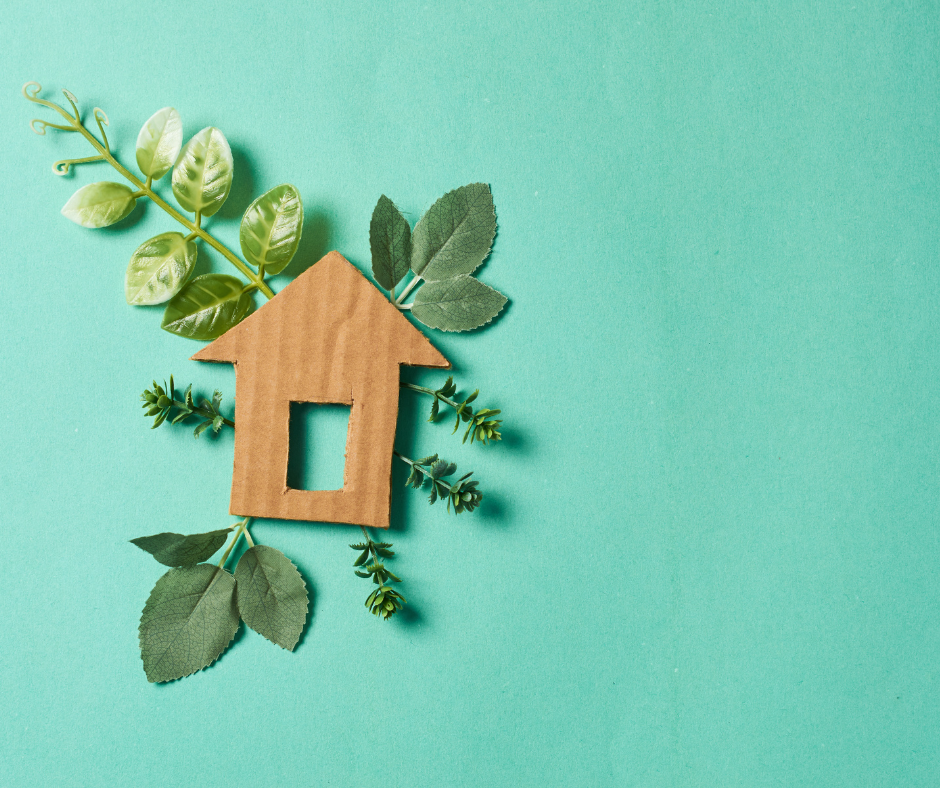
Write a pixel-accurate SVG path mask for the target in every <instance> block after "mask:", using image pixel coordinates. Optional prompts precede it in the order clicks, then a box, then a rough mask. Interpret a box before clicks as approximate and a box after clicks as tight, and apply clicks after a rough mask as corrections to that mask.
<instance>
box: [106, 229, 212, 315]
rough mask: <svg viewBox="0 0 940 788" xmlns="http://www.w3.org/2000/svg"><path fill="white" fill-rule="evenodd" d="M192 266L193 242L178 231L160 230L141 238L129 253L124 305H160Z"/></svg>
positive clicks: (176, 287) (194, 255)
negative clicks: (150, 235) (141, 240)
mask: <svg viewBox="0 0 940 788" xmlns="http://www.w3.org/2000/svg"><path fill="white" fill-rule="evenodd" d="M195 265H196V244H195V243H194V242H193V241H187V240H186V239H185V238H184V237H183V234H182V233H161V234H160V235H157V236H154V237H153V238H151V239H150V240H149V241H144V242H143V243H142V244H141V245H140V246H138V247H137V251H135V252H134V254H132V255H131V262H130V264H129V265H128V266H127V275H126V276H125V278H124V295H125V297H126V298H127V303H128V304H133V305H135V306H150V305H152V304H162V303H163V302H164V301H167V300H169V299H170V298H172V297H173V296H175V295H176V294H177V293H178V292H179V291H180V290H181V289H182V287H183V285H184V284H186V280H187V279H189V275H190V274H191V273H192V271H193V267H194V266H195Z"/></svg>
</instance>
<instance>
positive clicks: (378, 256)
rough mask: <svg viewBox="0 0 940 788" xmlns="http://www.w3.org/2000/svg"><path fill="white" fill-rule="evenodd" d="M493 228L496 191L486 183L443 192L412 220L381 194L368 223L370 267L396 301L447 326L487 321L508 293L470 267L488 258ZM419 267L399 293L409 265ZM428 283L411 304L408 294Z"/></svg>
mask: <svg viewBox="0 0 940 788" xmlns="http://www.w3.org/2000/svg"><path fill="white" fill-rule="evenodd" d="M495 235H496V212H495V210H494V208H493V195H492V193H491V192H490V187H489V186H488V185H487V184H485V183H471V184H469V185H467V186H461V187H460V188H459V189H454V191H452V192H448V193H447V194H445V195H444V196H443V197H441V198H440V199H439V200H438V201H437V202H435V203H434V205H432V206H431V207H430V208H429V209H428V210H427V212H426V213H425V214H424V216H422V217H421V218H420V219H419V220H418V223H417V224H416V225H415V228H414V232H412V230H411V227H410V225H409V224H408V220H407V219H405V217H404V216H403V215H402V213H401V211H399V210H398V208H396V207H395V204H394V203H393V202H392V201H391V200H390V199H389V198H388V197H386V196H385V195H384V194H383V195H382V196H381V197H380V198H379V201H378V203H377V204H376V206H375V210H374V211H373V212H372V220H371V222H370V223H369V245H370V247H371V251H372V274H373V276H374V277H375V281H376V282H378V283H379V285H381V286H382V287H383V288H385V289H386V290H388V291H389V298H390V300H391V301H392V303H393V304H394V305H395V306H396V307H398V308H399V309H401V310H411V313H412V314H413V315H414V316H415V318H416V319H417V320H419V321H420V322H422V323H424V325H426V326H429V327H430V328H439V329H441V330H442V331H470V330H471V329H474V328H479V327H480V326H483V325H485V324H486V323H489V322H490V321H491V320H492V319H493V318H494V317H496V315H497V314H499V312H500V311H501V310H502V308H503V307H504V306H505V305H506V297H505V296H504V295H503V294H502V293H499V292H498V291H496V290H494V289H493V288H491V287H489V286H488V285H485V284H483V283H482V282H481V281H480V280H479V279H475V278H474V277H472V276H471V275H470V274H472V273H473V272H474V271H475V270H476V269H477V268H478V267H479V266H480V264H481V263H482V262H483V261H484V260H485V259H486V257H487V255H489V253H490V248H491V247H492V245H493V238H494V237H495ZM409 270H410V271H411V272H412V274H413V275H414V276H413V278H412V279H411V281H410V282H409V283H408V284H407V285H406V286H405V288H404V289H403V290H402V292H401V295H399V296H398V297H397V298H396V297H395V288H396V287H397V286H398V285H399V283H400V282H401V281H402V279H403V278H404V277H405V275H406V274H407V273H408V271H409ZM423 283H426V284H424V286H423V287H421V289H420V290H418V291H417V293H416V294H415V299H414V301H413V302H412V303H410V304H405V303H403V302H404V300H405V297H406V296H407V295H408V294H409V293H410V292H411V291H412V290H413V289H414V288H416V287H418V286H419V285H421V284H423Z"/></svg>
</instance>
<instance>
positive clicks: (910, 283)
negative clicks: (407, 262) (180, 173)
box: [0, 1, 940, 788]
mask: <svg viewBox="0 0 940 788" xmlns="http://www.w3.org/2000/svg"><path fill="white" fill-rule="evenodd" d="M0 30H2V31H3V41H4V47H3V48H2V49H0V65H2V69H0V74H2V75H3V76H2V79H0V117H2V120H3V122H2V124H0V125H2V135H3V136H2V141H3V150H4V154H3V156H2V157H0V181H2V183H3V187H4V188H3V189H2V191H0V210H2V213H3V215H4V216H5V217H6V218H5V219H4V229H5V231H4V232H3V233H2V234H0V266H2V271H3V286H4V287H3V290H4V301H5V305H4V307H3V309H2V310H0V336H2V337H3V340H2V342H0V373H2V374H0V391H2V394H3V403H4V407H3V409H2V411H0V425H2V451H0V500H2V515H0V522H2V533H3V543H2V544H3V557H4V561H3V570H2V571H0V613H2V616H3V635H2V639H0V649H2V662H3V668H2V672H0V677H2V678H0V697H2V698H3V706H4V708H5V711H4V715H3V717H4V719H3V723H2V728H0V730H2V738H0V766H2V768H0V774H2V775H3V777H2V778H0V782H2V783H3V784H4V785H10V786H18V787H22V786H51V785H57V786H58V785H61V786H101V785H136V786H177V785H179V786H183V785H199V786H203V787H204V788H211V787H212V786H223V785H238V784H253V785H259V786H294V785H336V786H346V785H349V786H356V785H377V784H381V785H388V786H478V785H484V786H543V785H548V786H555V785H558V786H749V787H751V786H776V785H787V786H820V785H825V786H830V787H835V786H888V785H897V786H935V785H937V784H938V782H940V749H938V739H937V730H938V723H940V713H938V712H940V705H938V701H940V695H938V686H937V683H938V668H937V665H938V657H940V627H938V614H940V610H938V601H937V599H938V585H940V583H938V559H940V537H938V532H937V528H936V524H937V514H938V488H937V470H938V468H937V448H938V438H940V435H938V428H937V420H936V417H935V413H936V408H937V404H938V389H937V383H936V380H937V373H938V361H940V358H938V352H937V342H938V338H940V323H938V318H937V297H938V291H940V277H938V265H937V255H938V241H940V238H938V227H940V224H938V221H937V219H938V209H940V189H938V183H940V181H938V164H937V163H938V158H937V155H938V140H940V117H938V98H940V57H938V52H940V50H938V44H940V41H938V32H940V8H938V4H937V3H934V2H877V3H864V2H856V3H849V2H838V3H837V2H832V3H818V2H809V1H807V2H783V3H774V4H770V3H753V2H743V1H742V2H723V3H705V2H686V3H674V2H652V1H651V2H642V3H636V2H611V3H608V4H590V3H582V4H577V5H574V4H571V3H563V2H553V3H548V2H545V3H534V2H516V3H505V2H489V1H485V2H483V1H481V2H475V3H471V4H468V3H451V4H447V5H446V6H444V7H442V6H441V4H435V3H430V4H426V3H372V4H367V3H351V4H339V3H337V4H331V5H326V4H324V3H310V4H300V3H297V4H294V5H293V6H288V4H283V3H281V4H278V3H271V4H260V3H258V4H249V3H245V2H226V3H206V4H203V5H201V6H199V8H198V9H197V8H196V7H194V6H191V5H190V4H188V3H183V2H164V3H161V4H158V5H153V4H151V5H146V6H144V5H137V4H127V5H123V6H120V5H119V6H108V7H95V6H94V5H93V4H92V5H89V4H85V3H66V2H59V3H47V4H42V5H34V6H32V7H30V6H28V5H27V4H12V3H9V4H7V5H6V7H5V9H4V13H3V18H2V21H0ZM33 79H35V80H37V81H39V82H41V83H42V84H43V85H44V88H45V91H44V95H45V96H47V97H50V98H51V97H54V95H56V94H57V93H58V91H59V89H61V88H63V87H67V88H69V89H70V90H72V91H73V92H74V93H75V94H76V95H77V96H78V97H79V99H80V101H81V104H82V106H83V107H84V108H85V109H86V110H90V108H91V107H92V106H95V105H97V106H101V107H102V108H104V109H105V111H106V112H107V113H108V115H109V116H110V119H111V126H110V129H109V136H110V137H111V139H112V140H113V146H114V147H115V148H116V150H117V151H118V153H119V157H120V158H121V159H122V160H123V161H124V162H125V163H126V164H128V165H131V164H133V162H134V155H133V151H134V141H135V139H136V135H137V131H138V129H139V127H140V125H141V124H142V123H143V121H144V120H146V118H147V117H149V115H150V114H151V113H152V112H154V111H155V110H156V109H158V108H160V107H163V106H166V105H173V106H175V107H176V108H177V109H178V110H179V111H180V113H181V115H182V117H183V122H184V128H185V131H186V133H187V135H189V134H192V133H195V132H196V131H198V130H199V129H200V128H202V127H204V126H206V125H210V124H212V125H216V126H218V127H219V128H221V129H222V130H223V131H224V133H225V134H226V135H227V137H228V139H229V141H230V143H231V145H232V148H233V151H234V155H235V163H236V176H235V187H234V189H233V193H232V195H231V198H230V199H229V202H228V203H227V205H226V206H225V207H224V208H223V210H222V211H221V213H220V214H219V215H218V216H217V217H215V218H213V219H212V220H211V224H210V226H211V227H212V229H213V230H214V231H217V233H218V234H219V236H220V237H221V238H222V239H223V240H224V241H226V242H228V243H229V244H231V245H234V246H236V247H237V228H238V220H239V217H240V214H241V212H242V211H243V210H244V208H245V207H246V206H247V204H248V203H249V202H250V201H251V199H253V198H254V197H255V196H257V195H258V194H260V193H261V192H262V191H264V190H266V189H268V188H270V187H272V186H274V185H276V184H278V183H281V182H284V181H290V182H292V183H294V184H296V185H297V187H298V188H299V189H300V192H301V194H302V195H303V199H304V204H305V209H306V215H307V222H306V224H305V230H304V238H303V241H302V245H301V248H300V252H299V253H298V257H297V262H296V263H294V264H292V266H291V268H289V269H288V272H287V273H288V274H289V275H296V274H297V273H299V272H300V271H301V270H303V269H304V267H305V266H308V265H310V264H311V263H313V262H314V261H315V260H317V259H318V258H319V257H320V256H321V255H322V254H323V253H324V252H326V251H328V250H330V249H334V248H335V249H338V250H340V251H341V252H343V253H344V254H345V255H347V256H348V257H349V259H350V260H351V261H353V262H354V263H355V264H357V265H358V266H359V267H360V268H362V269H364V270H365V269H367V268H368V264H369V245H368V228H369V217H370V215H371V211H372V208H373V206H374V204H375V202H376V200H377V198H378V197H379V195H380V194H382V193H386V194H388V195H389V196H390V197H392V198H393V199H394V200H395V201H396V203H397V204H398V205H399V206H400V207H401V208H402V209H403V210H405V211H407V212H408V213H409V218H410V219H411V221H412V222H414V221H416V220H417V218H418V217H419V216H420V214H421V213H422V212H423V211H424V210H425V209H426V208H427V207H428V206H430V204H431V203H432V202H433V201H434V200H435V199H436V198H437V197H438V196H440V195H441V194H443V193H444V192H445V191H447V190H449V189H452V188H454V187H456V186H459V185H462V184H464V183H468V182H471V181H477V180H484V181H487V182H489V183H490V184H491V186H492V190H493V194H494V199H495V204H496V210H497V215H498V220H499V234H498V237H497V239H496V242H495V246H494V249H493V253H492V256H491V257H490V259H489V261H488V262H487V264H486V265H485V266H484V268H483V269H482V270H481V278H483V279H484V281H486V282H488V283H489V284H491V285H492V286H494V287H496V288H498V289H500V290H501V291H503V292H505V293H506V294H507V295H508V296H509V297H510V299H511V303H510V305H509V306H508V308H507V309H506V311H505V313H504V314H503V315H502V317H500V318H499V319H498V320H497V321H496V322H495V323H494V324H493V325H492V326H490V327H488V328H486V329H485V330H482V331H479V332H477V333H475V334H464V335H443V334H441V333H440V332H429V334H430V336H431V338H432V340H433V341H434V342H435V344H436V345H437V346H438V347H439V348H440V349H441V350H442V351H443V352H444V353H445V354H446V355H447V356H448V357H449V358H451V359H452V360H453V361H454V364H455V367H456V375H457V380H458V382H459V383H460V384H461V385H462V386H463V387H464V389H467V388H471V389H472V388H476V387H479V388H480V389H481V391H482V392H483V394H482V396H481V403H483V404H487V405H491V406H494V407H500V408H502V409H503V414H504V416H505V437H506V439H505V440H504V441H503V443H502V444H499V445H496V446H494V447H490V448H480V447H477V446H473V447H470V446H461V445H460V442H459V439H457V438H454V437H451V435H450V428H449V426H445V425H443V424H440V425H432V424H428V423H426V422H425V421H424V418H425V413H426V408H427V406H428V405H429V402H428V401H427V400H426V399H423V398H421V399H419V398H418V397H417V396H412V395H411V394H409V393H404V394H403V395H402V399H401V403H402V414H401V421H400V429H399V435H400V439H399V440H400V446H401V447H402V448H403V450H405V451H415V452H416V453H426V452H427V453H430V452H432V451H438V452H440V453H441V454H443V455H444V456H446V457H447V458H449V459H452V460H454V461H456V462H458V464H459V465H460V467H461V469H464V468H466V469H473V470H474V471H476V474H477V475H478V476H479V478H480V479H481V481H482V483H483V488H484V490H485V492H486V503H485V505H484V506H483V508H482V509H481V510H480V511H478V512H476V513H474V514H472V515H470V516H463V515H462V516H461V517H460V518H456V519H455V518H454V517H453V516H448V515H447V514H446V512H444V511H443V510H442V508H441V507H440V506H437V507H433V508H432V507H428V506H427V504H426V503H425V502H424V500H423V499H422V497H421V496H420V495H419V494H417V493H414V492H410V491H407V490H405V489H403V488H401V487H400V485H401V483H402V482H403V479H404V475H403V474H402V473H401V472H400V469H397V468H396V470H395V484H396V490H395V494H394V502H393V525H392V530H391V533H390V538H391V540H392V541H394V543H395V549H396V550H397V551H398V555H397V556H396V557H395V559H394V561H393V567H394V571H395V572H397V573H399V574H400V575H401V576H402V578H403V579H404V581H405V582H404V583H403V587H402V590H403V592H404V593H405V595H406V596H407V597H408V599H409V600H410V602H411V605H410V607H409V614H408V615H407V616H405V617H402V619H401V620H397V621H393V622H389V623H380V622H377V621H375V620H374V619H373V618H372V617H371V616H369V615H368V614H367V613H366V611H365V610H364V608H363V605H362V603H363V600H364V598H365V596H366V594H367V593H368V586H367V583H366V582H365V581H363V580H360V579H358V578H356V577H355V576H354V575H353V570H352V566H351V563H352V560H353V559H354V557H355V556H354V554H353V553H352V551H351V550H349V548H348V547H347V546H346V545H347V544H348V543H349V542H350V541H354V540H355V539H356V538H357V536H356V534H357V533H358V530H355V529H350V528H348V527H342V526H327V525H319V524H304V523H284V522H277V521H260V522H258V523H257V524H256V525H255V526H254V529H253V531H254V533H255V535H256V538H257V539H258V541H260V542H262V543H265V544H270V545H271V546H274V547H277V548H279V549H281V550H283V551H284V552H285V553H287V555H289V556H290V557H291V558H293V559H294V560H295V561H296V563H297V564H298V565H299V567H300V569H301V570H302V572H303V573H304V575H305V577H306V578H307V580H308V583H309V584H310V586H311V588H312V589H313V590H314V592H315V603H314V611H313V616H312V619H311V621H310V624H309V629H308V631H307V633H306V635H305V636H304V638H303V640H302V641H301V643H300V645H299V647H298V648H297V650H296V652H295V653H293V654H289V653H287V652H285V651H282V650H280V649H278V648H276V647H275V646H273V645H272V644H270V643H269V642H267V641H266V640H264V639H263V638H262V637H261V636H259V635H257V634H255V633H254V632H251V631H248V632H244V631H243V633H242V635H240V636H239V637H238V638H237V639H236V641H235V643H234V644H233V646H232V647H231V648H230V649H229V651H227V652H226V653H225V654H224V655H223V656H222V658H221V659H220V660H219V661H218V662H217V663H216V664H215V665H214V666H213V667H211V668H210V669H208V670H206V671H203V672H201V673H199V674H197V675H195V676H192V677H190V678H187V679H185V680H183V681H179V682H175V683H172V684H169V685H165V686H153V685H150V684H148V683H147V682H146V680H145V677H144V674H143V671H142V669H141V664H140V659H139V655H138V648H137V622H138V618H139V615H140V611H141V608H142V606H143V603H144V601H145V600H146V598H147V595H148V593H149V591H150V588H151V587H152V586H153V584H154V582H155V581H156V580H157V578H158V577H159V576H160V574H161V568H160V567H159V566H158V565H157V564H155V563H154V562H153V561H152V560H150V559H149V557H148V556H146V555H145V554H144V553H142V552H140V551H138V550H136V549H135V548H134V547H133V546H131V545H129V544H128V540H129V539H130V538H132V537H136V536H140V535H144V534H149V533H155V532H158V531H161V530H180V531H187V530H208V529H211V528H217V527H220V526H224V525H226V524H228V523H230V522H233V520H234V518H232V517H230V516H229V515H228V514H227V505H228V495H229V488H230V479H231V461H232V436H231V435H226V436H223V437H222V438H221V439H220V440H218V441H216V442H212V441H208V440H200V441H198V442H196V441H194V440H193V439H192V437H191V435H190V432H189V431H188V430H182V429H177V430H171V429H166V428H161V429H160V430H157V431H155V432H151V431H150V430H149V429H148V423H147V422H146V421H145V420H144V419H143V418H141V415H140V411H139V409H138V407H137V398H138V395H139V393H140V391H141V390H142V389H143V388H144V387H145V386H146V385H147V384H148V383H149V381H150V379H151V378H152V377H154V376H155V375H156V376H159V377H161V378H162V377H164V376H168V375H169V374H170V373H173V374H174V375H175V376H176V379H177V381H178V382H180V381H182V382H184V383H185V382H189V381H192V382H194V383H195V384H196V388H197V389H198V390H200V391H203V392H205V391H211V389H212V388H213V387H214V386H218V387H220V388H222V389H223V391H224V392H225V394H226V400H225V402H226V403H227V404H228V406H229V407H230V406H231V396H232V395H233V394H234V374H233V371H232V369H231V368H230V367H221V366H213V365H200V364H197V363H195V362H190V361H188V360H187V359H188V356H189V355H191V354H192V353H193V352H194V351H195V350H196V349H197V348H198V347H199V345H198V344H197V343H193V342H189V341H185V340H182V339H179V338H177V337H174V336H171V335H169V334H167V333H165V332H162V331H160V329H159V321H160V310H159V309H132V308H130V307H128V306H127V305H126V304H125V303H124V298H123V278H124V268H125V265H126V262H127V259H128V257H129V255H130V254H131V252H132V251H133V250H134V248H135V247H136V245H137V244H139V243H140V242H142V241H143V240H145V239H146V238H148V237H150V236H151V235H154V234H156V233H157V232H162V231H165V230H170V229H175V228H174V225H173V223H172V222H171V221H170V220H169V219H168V218H165V217H164V216H163V215H161V214H160V212H159V211H157V210H154V209H153V207H152V206H149V207H145V208H143V209H138V210H137V212H135V214H133V216H132V218H131V219H130V220H128V222H127V223H126V224H125V225H121V226H119V227H117V228H112V229H109V230H101V231H94V232H93V231H88V230H83V229H81V228H79V227H77V226H75V225H73V224H71V223H70V222H68V221H66V220H65V219H64V218H62V217H61V216H60V215H59V213H58V211H59V209H60V207H61V206H62V205H63V204H64V203H65V201H66V200H67V199H68V197H69V195H70V194H71V193H72V192H73V191H74V190H75V188H77V187H78V186H79V185H81V184H84V183H88V182H92V181H95V180H111V179H114V177H113V175H112V172H111V171H110V169H108V168H107V167H106V166H103V165H88V166H86V167H83V168H80V169H79V171H78V172H77V173H76V174H75V176H74V177H71V178H57V177H55V176H54V175H53V174H52V172H51V170H50V167H51V165H52V163H53V162H54V161H55V160H56V159H60V158H65V157H67V156H70V155H72V156H83V155H88V153H87V148H86V146H85V145H84V143H83V141H82V140H80V139H77V138H75V137H73V136H69V135H64V134H62V135H56V134H55V133H52V132H50V133H49V134H48V135H47V136H45V137H36V136H35V135H33V134H32V133H30V130H29V127H28V121H29V120H30V119H31V118H33V117H42V116H43V111H42V110H39V109H38V108H36V107H34V106H33V105H30V104H28V103H27V102H26V101H25V100H24V99H23V98H22V96H21V95H20V94H19V90H20V87H21V86H22V84H23V83H24V82H26V81H27V80H33ZM50 119H53V118H50ZM162 188H163V189H164V191H168V187H167V184H166V183H165V182H164V184H163V186H162ZM200 255H201V260H202V266H203V268H202V269H201V270H218V271H225V270H226V266H225V263H224V261H223V260H222V259H221V258H220V257H219V256H218V255H210V254H205V253H204V250H202V249H201V250H200ZM289 278H290V277H289V276H282V277H279V278H278V280H277V281H276V283H275V285H276V289H277V288H280V287H283V286H284V284H285V283H286V282H287V281H289ZM405 374H406V376H407V377H408V379H411V380H415V381H421V382H424V383H429V384H433V385H438V384H439V383H440V382H442V379H443V377H444V376H443V375H441V374H439V373H434V372H431V371H418V370H412V371H406V373H405Z"/></svg>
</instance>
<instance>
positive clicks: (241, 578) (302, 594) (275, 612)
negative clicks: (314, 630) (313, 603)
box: [235, 545, 307, 651]
mask: <svg viewBox="0 0 940 788" xmlns="http://www.w3.org/2000/svg"><path fill="white" fill-rule="evenodd" d="M235 580H236V581H237V583H238V591H237V599H238V612H239V613H240V614H241V617H242V619H243V620H244V621H245V623H246V624H247V625H248V626H250V627H251V628H252V629H253V630H254V631H255V632H257V633H259V634H261V635H264V636H265V637H266V638H267V639H268V640H270V641H271V642H272V643H277V645H279V646H281V647H282V648H286V649H287V650H288V651H293V649H294V646H296V645H297V641H298V640H299V639H300V633H301V632H303V629H304V624H305V623H306V621H307V586H306V584H305V583H304V579H303V578H302V577H301V576H300V572H298V571H297V567H296V566H294V565H293V564H292V563H291V561H290V559H289V558H288V557H287V556H286V555H284V553H282V552H281V551H280V550H275V549H274V548H273V547H267V546H266V545H255V546H254V547H252V548H250V549H248V550H246V551H245V553H244V554H243V555H242V557H241V558H240V559H239V561H238V566H236V567H235Z"/></svg>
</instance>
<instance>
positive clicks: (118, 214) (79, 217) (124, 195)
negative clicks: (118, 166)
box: [62, 181, 137, 229]
mask: <svg viewBox="0 0 940 788" xmlns="http://www.w3.org/2000/svg"><path fill="white" fill-rule="evenodd" d="M136 204H137V199H136V198H135V197H134V192H132V191H131V190H130V188H129V187H128V186H125V185H124V184H123V183H111V182H110V181H100V182H99V183H89V184H88V185H87V186H82V188H81V189H79V190H78V191H77V192H75V194H73V195H72V198H71V199H70V200H69V201H68V202H67V203H66V204H65V205H64V207H63V208H62V215H63V216H64V217H65V218H66V219H71V220H72V221H73V222H75V224H80V225H81V226H82V227H90V228H92V229H97V228H99V227H107V226H108V225H109V224H114V223H115V222H119V221H121V219H123V218H124V217H125V216H127V214H129V213H130V212H131V211H133V210H134V206H135V205H136Z"/></svg>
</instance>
